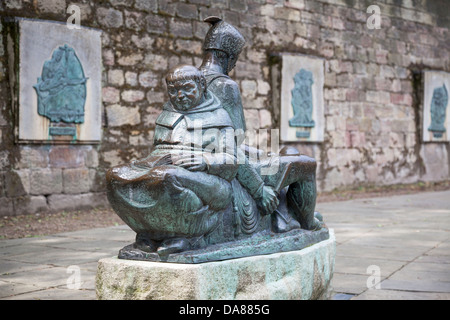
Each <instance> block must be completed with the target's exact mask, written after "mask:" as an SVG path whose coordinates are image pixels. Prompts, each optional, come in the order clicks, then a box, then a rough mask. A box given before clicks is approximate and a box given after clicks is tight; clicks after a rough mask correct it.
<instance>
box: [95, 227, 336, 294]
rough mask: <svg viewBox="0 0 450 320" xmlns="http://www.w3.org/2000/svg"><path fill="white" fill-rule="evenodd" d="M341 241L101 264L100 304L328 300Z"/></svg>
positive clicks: (99, 271)
mask: <svg viewBox="0 0 450 320" xmlns="http://www.w3.org/2000/svg"><path fill="white" fill-rule="evenodd" d="M335 253H336V240H335V237H334V232H333V230H330V237H329V239H327V240H324V241H321V242H319V243H317V244H314V245H312V246H310V247H308V248H305V249H302V250H298V251H289V252H282V253H274V254H269V255H260V256H252V257H246V258H239V259H231V260H225V261H217V262H207V263H199V264H180V263H164V262H149V261H133V260H123V259H117V258H107V259H102V260H100V261H99V264H98V270H97V278H96V291H97V298H98V299H100V300H114V299H118V300H208V299H210V300H218V299H227V300H244V299H251V300H257V299H265V300H275V299H282V300H287V299H302V300H308V299H326V298H327V295H328V293H329V291H330V288H329V286H330V282H331V278H332V276H333V270H334V258H335Z"/></svg>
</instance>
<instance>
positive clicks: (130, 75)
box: [0, 0, 450, 215]
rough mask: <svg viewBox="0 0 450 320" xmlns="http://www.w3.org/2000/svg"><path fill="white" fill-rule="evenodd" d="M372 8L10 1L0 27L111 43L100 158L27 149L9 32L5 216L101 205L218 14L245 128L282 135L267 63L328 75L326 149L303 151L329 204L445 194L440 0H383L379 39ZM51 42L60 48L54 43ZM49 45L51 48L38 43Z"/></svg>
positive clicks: (71, 148)
mask: <svg viewBox="0 0 450 320" xmlns="http://www.w3.org/2000/svg"><path fill="white" fill-rule="evenodd" d="M372 2H373V1H357V0H317V1H316V0H290V1H283V0H217V1H213V0H186V1H175V0H172V1H170V0H149V1H147V0H102V1H89V0H80V1H70V0H67V1H66V0H33V1H31V0H4V1H2V2H1V3H0V16H2V17H8V16H10V17H11V16H19V17H27V18H37V19H45V20H56V21H63V22H64V21H66V20H67V19H68V17H69V16H70V13H66V9H67V7H68V6H69V5H70V4H76V5H78V6H79V8H80V12H81V25H83V26H88V27H94V28H98V29H101V30H103V40H102V41H103V67H104V72H103V105H104V111H103V140H102V142H101V143H100V144H98V145H18V144H16V143H15V138H14V126H15V123H14V114H13V112H12V108H11V105H12V102H11V93H10V92H11V91H10V90H11V88H10V84H9V75H8V72H7V70H8V54H7V52H8V51H7V48H6V39H5V38H6V35H5V30H4V28H2V26H1V24H0V30H1V33H0V40H1V41H0V97H1V99H0V181H1V183H0V215H13V214H23V213H34V212H37V211H40V210H66V209H72V208H75V207H76V208H81V207H88V206H97V205H104V204H106V203H107V202H106V199H105V196H104V190H105V185H104V174H105V169H107V168H109V167H111V166H113V165H116V164H119V163H123V162H127V161H130V160H131V159H134V158H139V157H142V156H145V155H146V154H147V153H148V150H149V147H150V146H151V144H152V138H153V132H154V126H155V120H156V117H157V115H158V113H159V112H160V110H161V106H162V103H163V102H164V101H165V100H166V99H167V97H166V93H165V85H164V82H163V78H164V75H165V73H166V71H167V70H168V69H169V68H171V67H173V66H175V65H177V64H180V63H188V64H193V65H196V66H198V65H199V64H200V62H201V54H202V40H203V38H204V36H205V34H206V31H207V29H208V25H207V24H206V23H203V22H202V20H203V19H204V18H205V17H207V16H210V15H218V16H221V17H223V18H224V19H225V20H226V21H228V22H230V23H232V24H233V25H235V26H236V27H238V28H239V30H240V31H241V32H242V34H243V35H244V37H245V38H246V40H247V47H246V49H245V50H244V52H243V53H242V55H241V57H240V60H239V62H238V63H237V66H236V68H235V70H234V71H233V72H232V73H231V76H232V77H233V78H234V79H235V80H236V81H237V82H238V83H239V84H240V87H241V91H242V97H243V104H244V108H245V116H246V120H247V124H248V127H249V128H250V129H258V128H277V126H278V122H279V113H278V112H277V111H278V110H275V109H274V108H273V105H274V104H273V101H272V88H271V72H270V56H271V54H273V53H279V52H290V53H303V54H309V55H313V56H317V57H321V58H324V59H325V60H326V62H325V88H324V97H325V125H326V127H325V141H324V142H323V143H309V144H306V143H305V144H294V145H295V146H296V147H298V148H299V149H300V150H301V151H302V152H303V153H305V154H308V155H310V156H312V157H314V158H316V159H317V160H318V162H319V167H318V181H319V183H318V187H319V190H321V191H329V190H332V189H334V188H343V187H356V186H361V185H385V184H395V183H412V182H417V181H420V180H424V181H442V180H448V179H449V177H450V171H449V167H450V157H449V151H450V147H449V144H448V143H426V144H424V143H422V142H421V138H420V137H421V134H420V130H421V128H420V123H421V122H420V109H421V99H422V97H421V74H420V71H421V70H425V69H435V70H443V71H447V72H450V50H449V49H450V48H449V46H450V44H449V41H448V39H449V38H450V35H449V28H450V22H449V20H448V18H447V17H446V14H447V13H448V12H449V5H448V3H447V2H446V1H445V0H441V1H431V0H428V1H427V0H383V1H377V3H376V4H377V5H379V6H380V8H381V28H380V29H369V28H367V25H366V21H367V19H368V17H369V16H370V14H368V13H366V9H367V7H368V6H369V5H371V4H373V3H372ZM50 36H51V35H50ZM43 41H45V39H43Z"/></svg>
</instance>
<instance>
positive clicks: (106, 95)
mask: <svg viewBox="0 0 450 320" xmlns="http://www.w3.org/2000/svg"><path fill="white" fill-rule="evenodd" d="M102 96H103V102H106V103H118V102H119V101H120V90H119V89H116V88H113V87H104V88H103V89H102Z"/></svg>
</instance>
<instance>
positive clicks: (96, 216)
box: [0, 181, 450, 240]
mask: <svg viewBox="0 0 450 320" xmlns="http://www.w3.org/2000/svg"><path fill="white" fill-rule="evenodd" d="M449 189H450V181H446V182H441V183H433V184H430V183H428V184H427V183H417V184H411V185H394V186H387V187H382V188H358V189H352V190H344V191H343V190H340V191H338V192H329V193H321V194H319V196H318V199H317V201H318V202H331V201H345V200H350V199H359V198H373V197H383V196H390V195H398V194H411V193H417V192H427V191H428V192H431V191H441V190H449ZM121 224H124V223H123V221H122V220H121V219H120V218H119V217H118V216H117V215H116V214H115V213H114V212H113V211H112V210H111V209H109V208H99V209H92V210H82V211H70V212H66V211H63V212H58V213H46V212H41V213H38V214H33V215H19V216H11V217H8V216H6V217H0V240H1V239H17V238H27V237H38V236H44V235H51V234H55V233H61V232H69V231H78V230H84V229H91V228H102V227H110V226H117V225H121Z"/></svg>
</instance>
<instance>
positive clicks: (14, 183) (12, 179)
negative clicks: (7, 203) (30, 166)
mask: <svg viewBox="0 0 450 320" xmlns="http://www.w3.org/2000/svg"><path fill="white" fill-rule="evenodd" d="M5 192H6V196H7V197H19V196H23V195H26V194H28V193H30V172H29V170H11V171H6V172H5Z"/></svg>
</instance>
